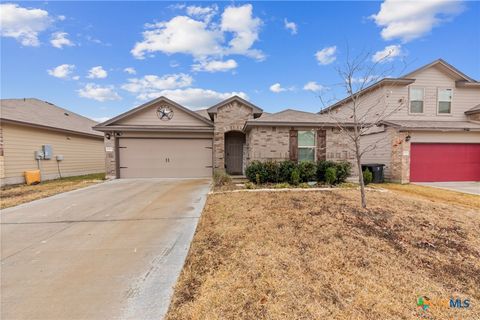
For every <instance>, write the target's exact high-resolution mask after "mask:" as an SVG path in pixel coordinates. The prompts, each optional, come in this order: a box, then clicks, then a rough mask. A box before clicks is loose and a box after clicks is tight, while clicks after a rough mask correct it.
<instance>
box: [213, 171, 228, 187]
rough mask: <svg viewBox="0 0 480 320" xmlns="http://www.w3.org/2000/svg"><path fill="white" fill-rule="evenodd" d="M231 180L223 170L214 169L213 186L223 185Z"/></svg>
mask: <svg viewBox="0 0 480 320" xmlns="http://www.w3.org/2000/svg"><path fill="white" fill-rule="evenodd" d="M230 182H232V178H231V177H230V176H229V175H228V174H227V173H225V172H223V171H218V170H217V171H215V172H214V173H213V184H214V185H215V187H220V186H224V185H226V184H229V183H230Z"/></svg>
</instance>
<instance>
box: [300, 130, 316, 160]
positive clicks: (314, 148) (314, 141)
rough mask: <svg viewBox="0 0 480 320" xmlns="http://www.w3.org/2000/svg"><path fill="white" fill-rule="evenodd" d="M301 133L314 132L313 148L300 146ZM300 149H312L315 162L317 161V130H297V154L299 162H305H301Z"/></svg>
mask: <svg viewBox="0 0 480 320" xmlns="http://www.w3.org/2000/svg"><path fill="white" fill-rule="evenodd" d="M300 132H313V146H301V145H300V139H299V137H300ZM300 148H304V149H307V148H309V149H312V148H313V160H312V161H313V162H315V159H317V131H316V130H297V153H298V162H300V161H303V160H300Z"/></svg>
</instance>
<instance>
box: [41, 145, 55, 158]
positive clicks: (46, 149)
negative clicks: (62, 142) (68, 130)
mask: <svg viewBox="0 0 480 320" xmlns="http://www.w3.org/2000/svg"><path fill="white" fill-rule="evenodd" d="M42 149H43V159H45V160H50V159H52V153H53V151H52V145H50V144H44V145H43V146H42Z"/></svg>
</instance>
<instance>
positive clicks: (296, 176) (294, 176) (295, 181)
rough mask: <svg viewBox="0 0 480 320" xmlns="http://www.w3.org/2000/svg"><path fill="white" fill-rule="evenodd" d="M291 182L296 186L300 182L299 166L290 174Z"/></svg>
mask: <svg viewBox="0 0 480 320" xmlns="http://www.w3.org/2000/svg"><path fill="white" fill-rule="evenodd" d="M290 183H291V184H293V185H294V186H297V185H298V184H299V183H300V170H298V168H295V169H293V170H292V174H291V176H290Z"/></svg>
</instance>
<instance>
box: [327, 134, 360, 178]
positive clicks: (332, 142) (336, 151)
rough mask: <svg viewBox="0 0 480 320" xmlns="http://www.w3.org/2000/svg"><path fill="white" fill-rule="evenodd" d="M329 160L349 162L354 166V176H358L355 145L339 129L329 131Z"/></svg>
mask: <svg viewBox="0 0 480 320" xmlns="http://www.w3.org/2000/svg"><path fill="white" fill-rule="evenodd" d="M327 160H330V161H348V162H350V163H351V164H352V175H353V176H355V175H357V174H358V168H357V162H356V160H355V152H354V151H353V143H352V142H351V141H350V139H349V138H348V137H347V135H346V134H345V133H342V132H341V131H340V130H339V129H337V128H330V129H327Z"/></svg>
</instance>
